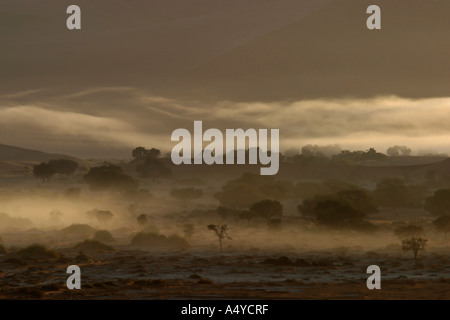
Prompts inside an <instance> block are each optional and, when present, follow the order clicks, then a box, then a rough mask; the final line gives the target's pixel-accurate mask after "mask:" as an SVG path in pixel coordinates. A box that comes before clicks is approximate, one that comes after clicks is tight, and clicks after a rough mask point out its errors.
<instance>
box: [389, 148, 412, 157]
mask: <svg viewBox="0 0 450 320" xmlns="http://www.w3.org/2000/svg"><path fill="white" fill-rule="evenodd" d="M386 153H387V155H388V156H390V157H400V156H401V157H406V156H410V155H411V149H410V148H408V147H406V146H392V147H389V148H388V149H387V151H386Z"/></svg>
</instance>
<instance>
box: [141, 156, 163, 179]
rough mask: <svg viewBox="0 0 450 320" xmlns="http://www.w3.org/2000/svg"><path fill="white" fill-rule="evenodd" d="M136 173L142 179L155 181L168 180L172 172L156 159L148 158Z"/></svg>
mask: <svg viewBox="0 0 450 320" xmlns="http://www.w3.org/2000/svg"><path fill="white" fill-rule="evenodd" d="M136 171H137V172H138V173H139V174H140V175H141V177H142V178H151V179H153V180H156V179H158V178H166V177H169V176H170V174H171V170H170V169H169V168H167V167H166V166H165V165H164V163H163V162H162V161H160V160H158V159H156V158H155V157H146V158H145V159H144V163H142V164H140V165H137V166H136Z"/></svg>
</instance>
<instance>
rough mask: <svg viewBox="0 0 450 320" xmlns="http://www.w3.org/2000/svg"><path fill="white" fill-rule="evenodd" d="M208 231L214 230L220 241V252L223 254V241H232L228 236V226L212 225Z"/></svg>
mask: <svg viewBox="0 0 450 320" xmlns="http://www.w3.org/2000/svg"><path fill="white" fill-rule="evenodd" d="M208 230H212V231H214V233H215V234H216V236H217V238H218V239H219V248H220V252H222V241H223V240H225V239H228V240H232V239H231V237H230V236H229V235H228V226H227V225H226V224H224V225H214V224H210V225H209V226H208Z"/></svg>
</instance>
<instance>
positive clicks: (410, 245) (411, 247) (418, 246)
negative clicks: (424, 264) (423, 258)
mask: <svg viewBox="0 0 450 320" xmlns="http://www.w3.org/2000/svg"><path fill="white" fill-rule="evenodd" d="M427 241H428V240H426V239H423V238H410V239H405V240H403V241H402V249H403V250H405V251H412V252H413V253H414V259H417V254H418V253H419V250H425V245H426V243H427Z"/></svg>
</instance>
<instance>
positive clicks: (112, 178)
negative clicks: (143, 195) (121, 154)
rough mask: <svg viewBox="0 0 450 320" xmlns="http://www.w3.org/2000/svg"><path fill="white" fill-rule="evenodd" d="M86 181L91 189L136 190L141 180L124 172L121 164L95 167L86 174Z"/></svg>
mask: <svg viewBox="0 0 450 320" xmlns="http://www.w3.org/2000/svg"><path fill="white" fill-rule="evenodd" d="M84 181H85V182H86V183H87V184H88V185H89V187H90V188H91V190H98V191H101V190H115V191H121V192H127V191H129V192H136V191H137V189H138V186H139V182H138V181H136V180H135V179H134V178H133V177H131V176H129V175H126V174H125V173H123V170H122V168H121V167H119V166H115V165H104V166H100V167H94V168H91V169H90V170H89V172H88V173H87V174H85V175H84Z"/></svg>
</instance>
